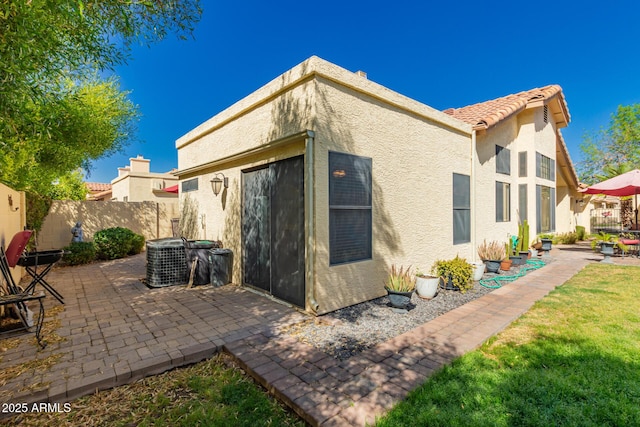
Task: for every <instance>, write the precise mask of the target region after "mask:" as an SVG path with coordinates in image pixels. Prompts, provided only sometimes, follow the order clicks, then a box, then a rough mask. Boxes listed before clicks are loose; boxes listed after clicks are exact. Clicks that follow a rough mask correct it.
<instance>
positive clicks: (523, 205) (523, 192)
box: [518, 184, 529, 222]
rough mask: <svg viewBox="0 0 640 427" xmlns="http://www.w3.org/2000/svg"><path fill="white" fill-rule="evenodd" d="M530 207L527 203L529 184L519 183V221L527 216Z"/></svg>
mask: <svg viewBox="0 0 640 427" xmlns="http://www.w3.org/2000/svg"><path fill="white" fill-rule="evenodd" d="M528 208H529V206H528V203H527V184H520V185H518V216H519V217H520V218H519V221H520V222H523V221H524V220H526V219H528V218H527V209H528Z"/></svg>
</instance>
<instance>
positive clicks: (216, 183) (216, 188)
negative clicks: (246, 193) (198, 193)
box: [211, 173, 229, 196]
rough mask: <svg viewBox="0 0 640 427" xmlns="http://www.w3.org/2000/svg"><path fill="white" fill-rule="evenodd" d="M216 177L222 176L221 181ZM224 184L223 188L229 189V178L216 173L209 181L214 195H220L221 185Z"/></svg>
mask: <svg viewBox="0 0 640 427" xmlns="http://www.w3.org/2000/svg"><path fill="white" fill-rule="evenodd" d="M218 175H222V179H221V178H219V177H218ZM223 183H224V188H229V178H227V177H226V176H224V174H223V173H217V174H216V175H215V176H214V177H213V179H212V180H211V189H212V190H213V194H214V195H216V196H217V195H218V194H220V190H222V184H223Z"/></svg>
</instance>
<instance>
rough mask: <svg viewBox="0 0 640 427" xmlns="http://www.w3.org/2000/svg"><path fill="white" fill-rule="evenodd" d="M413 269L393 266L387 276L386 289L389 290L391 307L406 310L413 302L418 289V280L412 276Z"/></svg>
mask: <svg viewBox="0 0 640 427" xmlns="http://www.w3.org/2000/svg"><path fill="white" fill-rule="evenodd" d="M410 270H411V267H409V268H407V269H406V270H405V269H404V267H402V266H401V267H400V268H399V269H398V268H397V267H396V266H395V264H394V265H392V266H391V272H390V273H389V276H387V280H386V282H385V283H384V288H385V289H386V290H387V295H389V300H390V301H391V306H392V307H394V308H406V306H407V305H409V302H410V301H411V295H412V294H413V291H414V290H415V288H416V279H415V277H413V276H412V275H411V272H410Z"/></svg>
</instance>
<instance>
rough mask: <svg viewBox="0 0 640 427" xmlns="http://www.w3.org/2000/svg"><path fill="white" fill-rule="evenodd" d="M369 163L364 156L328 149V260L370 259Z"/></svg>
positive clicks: (369, 160)
mask: <svg viewBox="0 0 640 427" xmlns="http://www.w3.org/2000/svg"><path fill="white" fill-rule="evenodd" d="M371 166H372V161H371V159H370V158H367V157H359V156H354V155H351V154H344V153H336V152H329V262H330V264H332V265H333V264H342V263H347V262H353V261H360V260H364V259H371V238H372V231H371V230H372V213H371Z"/></svg>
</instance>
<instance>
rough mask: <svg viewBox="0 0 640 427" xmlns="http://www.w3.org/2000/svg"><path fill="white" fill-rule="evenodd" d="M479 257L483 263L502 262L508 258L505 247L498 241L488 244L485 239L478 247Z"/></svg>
mask: <svg viewBox="0 0 640 427" xmlns="http://www.w3.org/2000/svg"><path fill="white" fill-rule="evenodd" d="M478 256H479V257H480V259H481V260H483V261H502V260H503V259H504V258H505V257H506V252H505V245H504V244H503V243H500V242H498V241H497V240H492V241H490V242H488V243H487V240H486V239H485V240H483V241H482V243H480V245H478Z"/></svg>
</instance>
